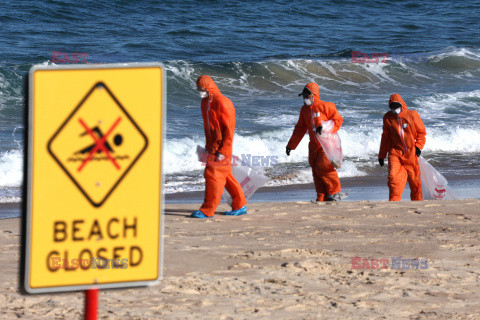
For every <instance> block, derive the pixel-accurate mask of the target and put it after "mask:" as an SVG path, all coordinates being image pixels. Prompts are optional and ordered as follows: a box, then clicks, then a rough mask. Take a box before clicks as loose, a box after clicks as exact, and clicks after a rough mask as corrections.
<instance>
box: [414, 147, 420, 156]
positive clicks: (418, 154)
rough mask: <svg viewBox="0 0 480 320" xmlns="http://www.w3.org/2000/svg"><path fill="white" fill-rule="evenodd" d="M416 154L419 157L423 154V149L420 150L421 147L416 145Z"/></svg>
mask: <svg viewBox="0 0 480 320" xmlns="http://www.w3.org/2000/svg"><path fill="white" fill-rule="evenodd" d="M415 154H416V155H417V157H420V155H421V154H422V150H420V148H419V147H415Z"/></svg>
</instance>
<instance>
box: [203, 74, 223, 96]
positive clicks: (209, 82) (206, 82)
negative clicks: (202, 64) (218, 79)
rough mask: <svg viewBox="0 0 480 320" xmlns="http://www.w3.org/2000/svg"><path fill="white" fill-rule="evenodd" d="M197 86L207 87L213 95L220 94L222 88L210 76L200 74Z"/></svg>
mask: <svg viewBox="0 0 480 320" xmlns="http://www.w3.org/2000/svg"><path fill="white" fill-rule="evenodd" d="M197 86H199V87H202V88H205V89H206V90H207V91H208V93H209V94H210V95H211V96H218V95H219V94H220V90H219V89H218V87H217V85H216V84H215V82H214V81H213V79H212V78H211V77H210V76H205V75H204V76H200V77H199V78H198V79H197Z"/></svg>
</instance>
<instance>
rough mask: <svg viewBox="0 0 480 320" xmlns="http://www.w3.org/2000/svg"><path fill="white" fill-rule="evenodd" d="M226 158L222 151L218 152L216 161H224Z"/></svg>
mask: <svg viewBox="0 0 480 320" xmlns="http://www.w3.org/2000/svg"><path fill="white" fill-rule="evenodd" d="M223 160H225V156H224V155H223V154H221V153H217V156H216V157H215V161H223Z"/></svg>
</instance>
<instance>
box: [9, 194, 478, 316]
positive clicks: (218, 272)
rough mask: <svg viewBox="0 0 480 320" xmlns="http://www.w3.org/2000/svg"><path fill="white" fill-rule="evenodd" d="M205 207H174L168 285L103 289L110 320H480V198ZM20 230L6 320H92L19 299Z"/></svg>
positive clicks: (37, 299) (73, 304) (13, 239)
mask: <svg viewBox="0 0 480 320" xmlns="http://www.w3.org/2000/svg"><path fill="white" fill-rule="evenodd" d="M197 207H198V204H176V205H175V204H169V205H167V206H166V209H165V254H164V268H165V269H164V277H163V280H162V281H161V283H160V284H159V285H156V286H152V287H147V288H135V289H118V290H102V291H101V293H100V308H99V318H100V319H160V318H161V319H273V318H276V319H320V318H327V319H328V318H350V319H353V318H372V319H378V318H382V319H479V318H480V289H479V288H480V268H479V261H480V247H479V244H480V240H479V238H480V237H479V231H478V225H479V222H480V214H479V213H480V200H459V201H444V202H439V201H437V202H433V201H424V202H400V203H389V202H369V201H361V202H343V203H321V204H316V203H311V202H288V203H279V202H276V203H253V204H250V205H249V214H248V215H245V216H241V217H227V216H224V215H221V214H218V215H216V216H215V217H214V218H213V219H209V220H196V219H191V218H188V214H189V213H190V212H191V211H192V210H193V209H195V208H197ZM222 209H227V206H226V205H224V204H222V205H221V206H220V208H219V210H222ZM19 232H20V219H18V218H13V219H4V220H0V250H1V256H2V263H1V269H2V272H1V274H0V277H1V281H0V285H1V288H0V306H1V307H0V318H1V319H16V318H20V319H67V318H68V319H80V318H81V317H82V312H83V293H81V292H75V293H59V294H41V295H28V296H27V295H21V294H20V293H19V290H18V281H17V278H18V273H19V256H20V234H19ZM354 257H358V258H356V260H355V259H354V261H355V262H354V264H353V265H352V258H354ZM399 257H400V258H401V259H403V260H405V261H406V262H407V263H405V262H403V264H398V263H397V262H395V261H394V259H397V258H399ZM392 258H394V259H392ZM358 259H360V260H358ZM373 259H378V260H373ZM382 259H388V263H383V266H384V267H386V268H382V263H380V264H378V263H377V264H375V263H372V262H374V261H377V262H378V261H382ZM411 259H414V260H413V261H420V262H421V263H420V267H418V269H413V270H412V269H411V268H414V267H412V265H415V264H414V263H413V262H412V260H411ZM364 260H365V261H367V263H366V264H365V261H364ZM383 261H384V262H385V260H383ZM352 266H353V267H355V268H352ZM358 267H360V268H358ZM367 267H370V268H372V267H376V268H375V269H366V268H367Z"/></svg>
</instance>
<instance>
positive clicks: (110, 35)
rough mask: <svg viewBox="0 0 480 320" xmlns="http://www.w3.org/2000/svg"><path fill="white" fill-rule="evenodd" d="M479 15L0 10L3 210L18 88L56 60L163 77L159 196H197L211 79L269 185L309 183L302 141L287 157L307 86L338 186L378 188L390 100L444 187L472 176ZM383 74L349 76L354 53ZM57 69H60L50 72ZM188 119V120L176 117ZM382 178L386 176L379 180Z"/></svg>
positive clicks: (428, 10)
mask: <svg viewBox="0 0 480 320" xmlns="http://www.w3.org/2000/svg"><path fill="white" fill-rule="evenodd" d="M479 12H480V1H468V2H459V1H453V0H450V1H448V0H445V1H422V2H420V1H380V0H374V1H368V2H358V1H342V0H329V1H322V2H312V1H295V2H292V1H237V0H233V1H228V2H226V1H214V0H211V1H202V2H199V1H178V2H177V1H170V2H161V1H136V2H132V1H115V2H101V1H82V2H78V1H39V0H32V1H28V2H13V1H5V2H2V3H1V4H0V202H16V201H20V200H21V199H20V186H21V181H22V168H23V167H22V166H23V151H22V150H23V149H22V148H23V134H24V131H25V128H24V124H23V111H24V110H23V89H22V87H23V82H22V77H23V76H24V75H25V73H26V72H27V71H28V70H29V68H30V67H32V66H33V65H35V64H47V65H50V64H52V63H54V62H52V58H53V57H52V52H62V53H65V54H68V56H69V57H72V54H74V53H83V54H88V58H87V59H86V60H87V61H88V63H113V62H147V61H148V62H150V61H160V62H162V63H163V64H164V65H165V68H166V70H167V79H168V84H167V85H168V106H167V117H168V123H167V142H166V150H165V151H166V152H165V157H166V168H165V173H166V192H169V193H172V192H182V191H192V190H201V189H202V188H203V185H202V181H203V180H202V166H201V165H200V163H199V162H198V161H197V157H196V155H195V149H196V146H197V145H198V144H200V145H202V144H203V137H202V135H203V129H202V123H201V114H200V110H199V105H200V99H199V97H198V94H197V92H196V91H195V80H196V78H197V77H198V76H199V75H201V74H209V75H211V76H212V77H213V78H214V79H215V80H216V81H217V83H218V85H219V87H220V89H221V90H222V92H223V93H224V94H225V95H227V96H228V97H229V98H231V99H232V101H233V102H234V104H235V106H236V111H237V131H236V136H235V146H234V152H235V153H236V154H238V155H242V154H243V155H256V156H274V157H277V158H278V162H279V164H278V165H277V166H274V167H268V168H265V172H266V174H267V175H268V176H269V177H271V178H272V181H271V182H270V184H272V185H276V184H277V185H278V184H295V183H305V182H310V181H311V176H310V171H309V169H308V163H307V138H305V139H304V141H302V143H301V144H300V146H299V147H298V149H297V150H295V151H294V152H292V156H291V157H289V158H287V157H286V156H285V155H284V148H285V145H286V142H287V141H288V139H289V137H290V134H291V132H292V130H293V126H294V124H295V122H296V120H297V118H298V112H299V109H300V106H301V104H302V102H301V100H300V98H299V97H298V96H297V93H298V92H300V91H301V90H302V87H303V86H304V85H305V84H306V83H308V82H310V81H315V82H317V83H318V84H319V85H320V88H321V89H320V90H321V96H322V98H323V99H324V100H327V101H332V102H334V103H335V104H336V105H337V108H338V110H339V112H340V113H341V114H342V116H343V117H344V120H345V121H344V126H343V128H342V130H341V131H340V133H339V134H340V137H341V139H342V144H343V149H344V154H345V163H344V165H343V167H342V169H341V170H340V171H339V172H340V176H341V177H348V176H362V175H371V174H380V173H379V170H378V167H377V165H376V154H377V152H378V146H379V141H380V134H381V121H382V116H383V114H384V113H385V111H386V105H387V101H388V98H389V96H390V94H392V93H396V92H398V93H400V94H402V96H403V97H404V99H405V101H406V102H407V104H408V105H409V106H410V107H412V108H414V109H415V110H417V111H419V113H420V115H421V116H422V118H423V119H424V122H425V125H426V126H427V133H428V136H427V144H426V146H425V150H424V155H425V157H426V158H427V159H429V160H430V161H431V163H432V164H434V165H435V166H437V167H438V168H439V169H440V170H441V171H442V172H444V173H447V174H449V175H459V176H462V175H476V174H478V173H479V169H480V158H479V157H478V155H479V152H480V126H479V124H480V19H478V13H479ZM357 51H360V52H362V53H365V54H367V55H368V56H369V57H372V54H373V53H381V54H382V53H384V54H388V56H389V58H388V62H381V61H378V62H362V63H352V52H357ZM57 63H58V62H57ZM185 115H188V116H185ZM382 174H385V173H384V172H383V173H382Z"/></svg>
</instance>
